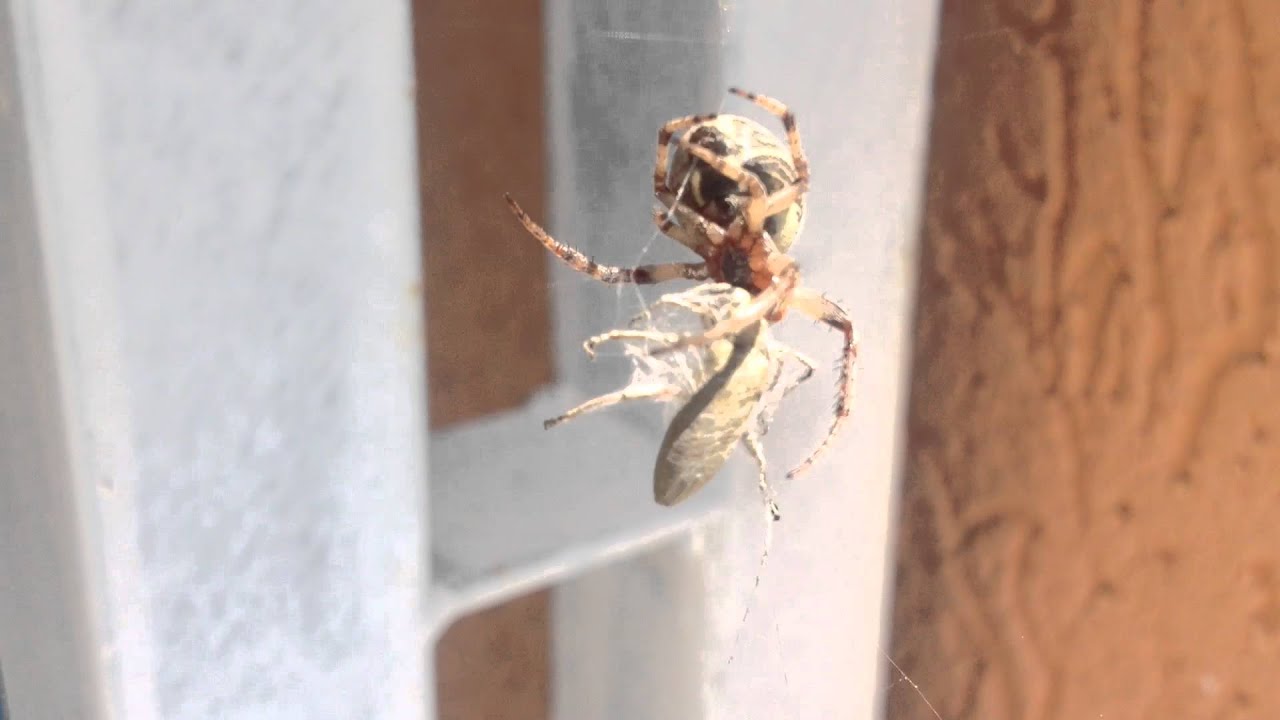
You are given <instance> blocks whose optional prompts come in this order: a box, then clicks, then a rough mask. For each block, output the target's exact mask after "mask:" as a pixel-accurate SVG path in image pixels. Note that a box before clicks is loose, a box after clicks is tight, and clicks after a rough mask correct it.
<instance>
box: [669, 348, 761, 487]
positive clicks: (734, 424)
mask: <svg viewBox="0 0 1280 720" xmlns="http://www.w3.org/2000/svg"><path fill="white" fill-rule="evenodd" d="M763 341H764V337H763V335H762V330H761V327H760V325H759V324H757V325H756V326H755V327H753V328H751V329H748V330H744V331H743V332H742V333H740V334H738V335H737V337H736V338H734V339H732V340H727V339H726V340H720V341H717V342H716V343H715V344H713V345H712V346H711V348H710V351H709V354H710V355H712V356H714V360H715V363H714V366H713V367H714V371H713V372H712V373H711V375H710V376H709V377H708V379H707V381H706V382H705V383H703V384H702V386H701V387H700V388H698V390H697V392H695V393H694V394H693V396H692V397H690V398H689V402H687V403H685V404H684V406H683V407H681V408H680V410H679V411H677V412H676V415H675V417H674V418H673V419H672V420H671V425H670V426H668V427H667V433H666V435H665V436H664V437H663V438H662V446H661V448H659V450H658V460H657V463H656V464H655V465H654V468H653V499H654V500H656V501H657V502H658V504H660V505H667V506H671V505H675V504H677V503H679V502H681V501H683V500H684V499H685V498H688V497H689V496H690V495H692V494H693V493H694V492H696V491H697V490H698V489H699V488H701V487H702V486H703V485H706V484H707V482H709V481H710V480H711V478H712V477H714V476H715V474H716V473H717V472H719V471H720V468H721V467H723V466H724V463H725V461H726V460H728V458H729V453H730V452H732V451H733V446H734V444H735V443H737V442H738V440H739V439H740V438H741V437H742V435H743V432H744V428H745V426H746V423H747V421H748V420H750V419H751V414H752V411H753V410H754V408H755V406H756V404H757V403H758V402H759V400H760V396H761V395H762V394H763V393H764V390H765V386H766V385H767V384H768V381H769V365H770V363H769V357H768V355H767V354H766V353H765V351H764V350H763V349H762V348H763V346H764V342H763Z"/></svg>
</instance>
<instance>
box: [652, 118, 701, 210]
mask: <svg viewBox="0 0 1280 720" xmlns="http://www.w3.org/2000/svg"><path fill="white" fill-rule="evenodd" d="M715 119H716V114H715V113H709V114H706V115H686V116H684V117H680V118H676V119H675V120H670V121H668V122H667V124H665V125H663V126H662V127H661V128H659V129H658V152H657V156H656V157H655V158H654V163H653V194H654V195H662V193H664V192H670V191H671V190H672V188H669V187H667V153H668V152H669V146H670V145H671V138H672V137H674V136H675V134H676V133H678V132H680V131H681V130H684V129H686V128H690V127H693V126H694V125H697V124H698V123H703V122H710V121H711V120H715Z"/></svg>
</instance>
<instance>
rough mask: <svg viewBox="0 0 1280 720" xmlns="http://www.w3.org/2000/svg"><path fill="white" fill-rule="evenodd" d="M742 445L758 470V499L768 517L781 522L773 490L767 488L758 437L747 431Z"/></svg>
mask: <svg viewBox="0 0 1280 720" xmlns="http://www.w3.org/2000/svg"><path fill="white" fill-rule="evenodd" d="M742 444H743V445H744V446H746V448H747V452H748V453H749V454H750V455H751V457H752V459H753V460H755V461H756V467H757V468H759V470H760V473H759V475H758V476H757V477H756V487H758V488H760V497H761V499H763V500H764V506H765V508H767V509H768V511H769V517H771V518H772V519H773V520H774V521H775V522H776V521H778V520H781V519H782V513H781V512H780V511H779V510H778V503H777V501H776V500H774V499H773V489H772V488H770V487H769V479H768V476H767V475H766V473H765V464H764V448H763V447H761V446H760V437H759V435H757V434H756V433H755V431H752V430H748V431H747V434H745V435H743V436H742Z"/></svg>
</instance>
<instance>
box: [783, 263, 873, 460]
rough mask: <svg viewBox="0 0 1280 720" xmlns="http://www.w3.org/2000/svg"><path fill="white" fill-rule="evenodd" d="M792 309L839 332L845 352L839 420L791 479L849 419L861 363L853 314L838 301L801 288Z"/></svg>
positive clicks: (790, 304) (793, 295) (838, 397)
mask: <svg viewBox="0 0 1280 720" xmlns="http://www.w3.org/2000/svg"><path fill="white" fill-rule="evenodd" d="M787 304H788V307H792V308H795V309H796V310H799V311H800V312H802V313H804V314H805V315H807V316H809V317H810V318H812V319H814V320H816V321H818V322H820V323H823V324H825V325H828V326H830V327H832V328H835V329H836V330H839V331H840V333H841V334H843V335H844V352H843V353H842V355H841V356H840V391H839V394H837V395H836V408H835V419H834V420H833V421H832V423H831V429H829V430H827V435H826V437H824V438H823V439H822V442H821V443H820V444H819V445H818V447H816V448H814V450H813V452H811V453H809V457H807V458H805V460H804V462H802V463H800V464H799V465H797V466H795V468H793V469H792V470H791V472H788V473H787V478H794V477H796V476H797V475H799V474H800V473H802V472H804V471H805V470H808V469H809V467H810V466H811V465H813V462H814V460H816V459H817V458H818V456H819V455H821V454H822V452H823V451H824V450H826V449H827V447H829V446H830V445H831V440H832V439H833V438H834V437H835V436H836V432H837V431H839V429H840V426H841V424H843V423H844V421H845V418H847V417H849V406H850V404H851V403H852V400H853V370H854V365H855V364H856V363H857V362H858V339H857V338H856V337H855V336H854V332H853V322H852V321H851V320H850V319H849V313H848V312H847V311H846V310H845V309H844V308H842V307H840V306H839V305H838V304H836V303H835V301H833V300H831V299H829V298H827V297H824V296H823V295H822V294H821V293H819V292H817V291H815V290H811V289H808V288H797V289H796V290H795V291H794V292H792V293H791V296H790V299H789V300H788V303H787Z"/></svg>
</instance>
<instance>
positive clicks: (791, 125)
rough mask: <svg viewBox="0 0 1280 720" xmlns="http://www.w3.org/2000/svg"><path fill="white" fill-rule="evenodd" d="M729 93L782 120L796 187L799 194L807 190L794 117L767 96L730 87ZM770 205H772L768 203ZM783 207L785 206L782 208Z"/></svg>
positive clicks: (806, 162)
mask: <svg viewBox="0 0 1280 720" xmlns="http://www.w3.org/2000/svg"><path fill="white" fill-rule="evenodd" d="M729 92H731V93H733V94H734V95H737V96H738V97H740V98H746V99H747V100H750V101H751V102H753V103H755V104H756V105H759V106H760V107H762V108H764V109H765V110H767V111H769V112H771V113H773V114H774V115H777V116H778V117H779V118H780V119H781V120H782V127H783V128H784V129H785V130H786V131H787V144H788V145H789V146H790V147H791V164H792V165H794V166H795V169H796V185H798V186H800V188H801V190H800V192H801V193H804V192H805V191H806V190H808V189H809V158H807V157H805V154H804V148H803V147H801V146H800V131H799V130H797V129H796V116H795V114H794V113H792V112H791V110H790V109H788V108H787V106H786V105H785V104H783V103H782V102H781V101H779V100H775V99H773V98H771V97H769V96H767V95H757V94H756V93H753V92H749V91H747V90H743V89H741V88H736V87H731V88H729ZM770 204H771V205H772V203H770ZM784 207H785V206H784Z"/></svg>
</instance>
